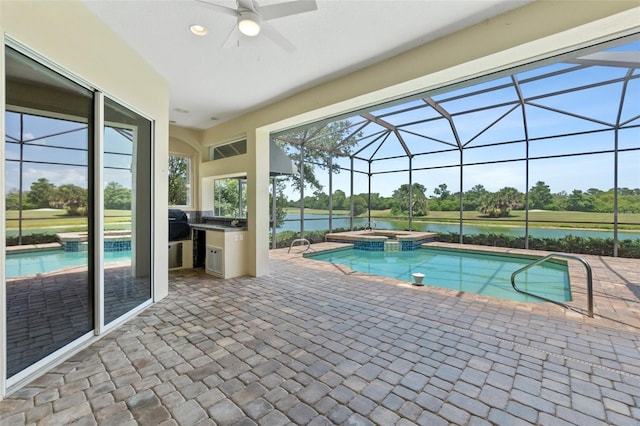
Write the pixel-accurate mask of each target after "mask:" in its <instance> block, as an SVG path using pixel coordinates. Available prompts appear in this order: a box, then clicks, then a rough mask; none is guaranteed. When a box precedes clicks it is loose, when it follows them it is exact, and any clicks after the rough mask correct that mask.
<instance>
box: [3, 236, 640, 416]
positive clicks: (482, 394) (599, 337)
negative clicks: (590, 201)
mask: <svg viewBox="0 0 640 426" xmlns="http://www.w3.org/2000/svg"><path fill="white" fill-rule="evenodd" d="M270 256H271V273H270V275H269V276H266V277H260V278H250V277H242V278H238V279H231V280H218V279H213V278H211V277H210V276H207V275H205V274H204V273H203V272H202V271H201V270H193V271H180V272H172V273H171V274H170V283H171V284H170V294H169V296H168V297H167V298H165V299H164V300H162V301H161V302H159V303H157V304H155V305H154V306H152V307H150V308H149V309H147V310H146V311H144V312H143V313H142V314H140V315H139V316H138V317H136V318H134V319H132V320H131V321H129V322H127V323H126V324H124V325H123V326H121V327H119V328H118V329H117V330H115V331H113V332H112V333H110V334H108V335H107V336H105V337H104V338H102V339H101V340H100V341H98V342H97V343H95V344H93V345H91V346H90V347H89V348H87V349H85V350H83V351H81V352H80V353H78V354H77V355H75V356H73V357H72V358H71V359H69V360H67V361H66V362H63V363H61V364H60V365H58V366H57V367H55V368H53V369H52V370H51V371H49V372H48V373H46V374H44V375H43V376H41V377H40V378H38V379H36V380H34V381H33V382H32V383H30V384H29V385H27V386H25V387H24V388H22V389H21V390H19V391H16V392H15V393H13V394H12V395H10V396H9V397H8V398H7V399H5V400H4V401H2V402H0V423H1V424H2V425H3V426H4V425H13V424H20V425H21V424H38V425H50V424H70V423H74V422H75V424H104V425H111V424H117V425H119V426H121V425H129V424H131V425H133V424H143V425H146V424H163V425H171V424H174V425H175V424H180V425H196V424H202V425H205V424H221V425H230V424H246V425H250V424H260V425H279V424H314V425H317V424H362V425H364V424H380V425H393V424H398V425H403V424H424V425H439V424H443V425H444V424H500V425H505V424H509V425H511V424H549V425H564V424H579V425H583V426H584V425H597V424H602V425H605V424H615V425H637V424H639V423H640V327H639V325H640V321H639V318H640V316H639V314H638V306H639V302H640V297H639V295H640V267H639V266H640V260H637V259H636V260H631V259H613V258H599V257H595V256H590V257H588V260H589V262H590V263H591V264H592V266H593V268H594V279H595V282H594V286H595V293H596V299H595V301H596V303H595V307H596V310H595V311H596V317H595V318H593V319H589V318H586V317H584V316H582V315H581V314H579V313H578V312H576V311H574V310H565V309H563V308H561V307H558V306H555V305H552V304H548V303H517V302H510V301H504V300H498V299H492V298H488V297H483V296H478V295H472V294H468V293H462V292H452V291H447V290H441V289H436V288H430V287H413V286H411V285H410V284H408V283H402V282H400V281H396V280H392V279H386V278H377V277H368V276H364V275H362V274H358V273H351V272H350V271H345V270H341V269H339V268H337V267H336V266H334V265H331V264H325V263H320V262H317V261H313V260H309V259H303V258H302V257H301V256H300V255H299V253H292V254H288V253H287V250H286V249H285V250H275V251H272V252H271V253H270Z"/></svg>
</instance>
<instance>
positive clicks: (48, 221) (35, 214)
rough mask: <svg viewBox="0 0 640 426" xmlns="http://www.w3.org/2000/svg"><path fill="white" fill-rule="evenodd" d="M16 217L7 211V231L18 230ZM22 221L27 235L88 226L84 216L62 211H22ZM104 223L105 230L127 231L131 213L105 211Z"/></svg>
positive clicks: (125, 211) (10, 211)
mask: <svg viewBox="0 0 640 426" xmlns="http://www.w3.org/2000/svg"><path fill="white" fill-rule="evenodd" d="M18 216H19V214H18V211H17V210H7V212H6V219H7V220H6V221H5V224H6V229H7V231H16V230H17V229H18V220H17V219H18ZM22 219H23V221H22V229H23V230H28V231H29V233H33V232H35V231H38V232H42V233H54V232H55V233H57V232H65V231H70V232H73V231H82V230H86V229H87V224H88V219H87V217H86V216H69V215H68V214H67V211H66V210H64V209H38V210H23V212H22ZM104 221H105V228H107V229H128V228H129V227H130V225H131V211H130V210H105V218H104Z"/></svg>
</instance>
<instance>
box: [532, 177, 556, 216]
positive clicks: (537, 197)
mask: <svg viewBox="0 0 640 426" xmlns="http://www.w3.org/2000/svg"><path fill="white" fill-rule="evenodd" d="M552 201H553V197H552V195H551V190H550V188H549V185H547V184H545V183H544V182H543V181H538V182H536V184H535V185H534V186H533V187H531V189H530V190H529V208H531V209H548V208H549V207H550V205H551V202H552Z"/></svg>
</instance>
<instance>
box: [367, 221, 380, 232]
mask: <svg viewBox="0 0 640 426" xmlns="http://www.w3.org/2000/svg"><path fill="white" fill-rule="evenodd" d="M377 226H378V224H377V223H375V222H374V221H372V220H370V221H368V222H367V223H365V224H364V229H365V230H367V229H368V230H369V231H372V230H374V229H376V228H377Z"/></svg>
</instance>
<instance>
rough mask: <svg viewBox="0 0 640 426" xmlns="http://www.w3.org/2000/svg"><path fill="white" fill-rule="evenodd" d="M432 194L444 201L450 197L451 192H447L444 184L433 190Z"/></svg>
mask: <svg viewBox="0 0 640 426" xmlns="http://www.w3.org/2000/svg"><path fill="white" fill-rule="evenodd" d="M433 193H434V194H436V195H437V196H438V197H439V198H440V199H441V200H446V199H447V198H449V196H450V195H451V192H449V191H448V190H447V184H446V183H441V184H440V185H438V187H437V188H434V190H433Z"/></svg>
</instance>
